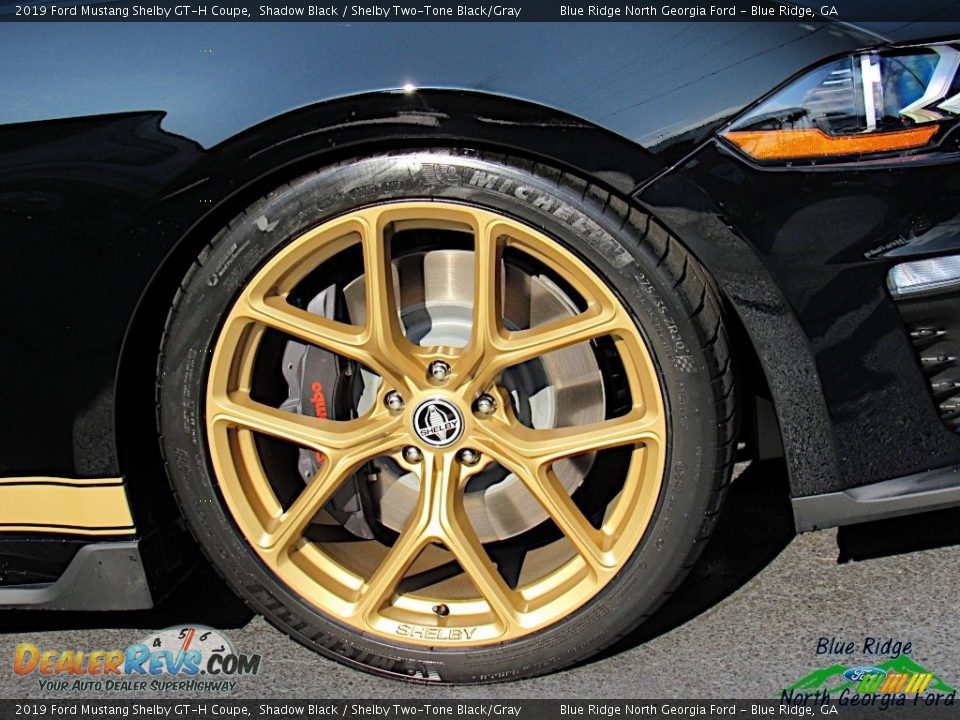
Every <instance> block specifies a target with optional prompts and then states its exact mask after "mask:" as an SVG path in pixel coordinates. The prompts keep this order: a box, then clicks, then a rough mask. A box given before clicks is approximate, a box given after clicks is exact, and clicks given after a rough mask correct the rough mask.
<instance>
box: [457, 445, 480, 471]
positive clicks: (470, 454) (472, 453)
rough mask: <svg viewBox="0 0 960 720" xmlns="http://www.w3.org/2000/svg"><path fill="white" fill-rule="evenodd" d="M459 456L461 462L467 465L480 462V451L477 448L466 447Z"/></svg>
mask: <svg viewBox="0 0 960 720" xmlns="http://www.w3.org/2000/svg"><path fill="white" fill-rule="evenodd" d="M458 457H459V459H460V462H461V463H462V464H464V465H466V466H467V467H470V466H471V465H476V464H477V463H478V462H480V453H478V452H477V451H476V450H471V449H470V448H464V449H463V450H461V451H460V453H459V455H458Z"/></svg>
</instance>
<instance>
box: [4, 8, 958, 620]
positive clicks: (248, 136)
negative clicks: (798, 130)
mask: <svg viewBox="0 0 960 720" xmlns="http://www.w3.org/2000/svg"><path fill="white" fill-rule="evenodd" d="M438 27H439V26H438V25H435V24H430V23H423V24H416V23H409V24H404V25H403V26H402V27H399V26H390V29H389V30H388V29H387V26H382V25H377V24H371V23H358V24H337V25H332V24H331V25H322V26H321V25H313V24H290V25H286V24H277V23H271V24H267V25H258V24H249V25H229V24H203V25H200V24H197V25H194V24H183V23H176V24H173V23H172V24H169V25H157V24H153V25H119V24H102V25H94V24H90V25H83V24H64V25H21V26H17V27H14V26H12V25H10V24H7V25H4V26H2V27H0V37H3V42H2V45H0V58H2V61H0V64H2V66H3V67H4V69H5V72H4V73H3V77H2V78H0V98H3V101H2V103H0V248H2V262H0V287H2V288H3V295H4V298H5V300H4V310H3V313H2V319H0V376H2V377H3V378H5V383H4V393H3V398H4V399H3V402H2V403H0V437H2V441H0V477H2V479H0V498H4V497H5V496H4V494H3V493H4V491H7V492H11V488H20V489H21V491H22V489H23V488H24V487H25V486H29V485H31V484H42V485H43V486H44V487H47V488H49V487H60V488H61V489H64V490H66V491H68V492H69V493H79V492H88V491H89V490H90V489H91V488H93V487H96V488H98V489H99V491H101V492H105V493H108V494H107V495H104V496H103V497H104V498H108V497H109V499H108V500H106V502H113V501H114V500H115V499H116V498H117V497H120V498H125V499H127V500H128V501H129V518H128V519H125V516H123V514H122V513H121V514H120V515H119V516H116V515H115V516H111V517H110V518H109V519H104V518H102V517H101V518H94V519H90V520H89V522H90V524H88V525H84V519H83V517H80V518H79V519H76V520H71V519H70V518H69V517H59V518H58V519H53V520H51V521H49V522H45V521H44V519H43V512H42V509H41V508H39V507H36V508H34V507H30V508H26V509H23V510H21V511H18V510H17V509H16V508H15V507H14V506H13V505H12V504H11V503H8V502H7V501H6V500H0V505H2V506H3V509H2V510H0V517H2V519H0V532H2V534H0V560H2V561H0V606H3V605H8V606H17V607H25V606H33V607H39V608H71V609H99V608H106V607H110V608H137V607H146V606H149V604H150V603H151V602H153V599H154V598H159V597H161V596H162V595H163V594H164V592H165V591H166V589H167V588H168V587H169V583H170V580H169V572H168V571H169V569H170V567H169V566H171V565H175V564H176V561H175V559H173V558H174V556H175V555H176V549H175V548H173V549H171V546H170V543H171V541H170V537H172V536H173V533H171V532H170V530H171V528H173V527H175V526H176V525H177V523H178V518H179V513H178V511H177V509H176V507H175V505H174V503H173V502H172V498H171V493H170V490H169V488H168V486H167V484H166V481H165V479H164V477H163V475H164V471H163V461H162V458H161V455H160V451H159V448H158V446H157V439H156V433H157V431H156V426H155V417H154V414H155V410H154V407H155V398H154V383H155V380H154V377H155V376H154V374H155V369H156V358H157V348H158V346H159V344H160V342H161V337H162V334H163V331H164V323H165V321H166V317H167V310H168V308H169V305H170V302H171V300H172V298H173V297H174V295H175V294H176V293H177V291H178V287H179V283H180V281H181V278H182V277H183V275H184V273H185V271H186V270H187V269H188V268H189V266H190V263H191V262H192V260H193V258H194V257H195V256H196V254H197V252H198V250H199V248H200V247H202V245H203V243H205V242H206V240H207V239H208V238H209V237H211V236H212V235H213V234H214V233H215V232H216V230H217V229H218V228H219V227H221V226H223V225H224V224H225V223H226V222H228V221H229V220H230V218H232V217H233V216H235V215H236V214H237V213H238V212H239V211H240V210H242V209H243V208H244V207H246V206H247V205H249V204H250V202H251V201H252V200H253V199H256V198H257V197H260V196H262V195H263V194H264V193H265V192H267V191H269V190H270V189H271V188H273V187H276V186H278V185H281V184H282V183H284V182H286V181H288V180H289V179H292V178H295V177H298V176H299V175H301V174H302V173H303V172H305V171H307V170H308V169H310V168H312V167H318V166H323V165H329V164H331V163H337V162H343V161H346V160H349V159H350V158H352V157H355V156H357V155H359V154H363V153H370V152H374V151H376V152H379V151H383V152H390V151H395V150H405V149H417V148H436V147H469V148H476V149H478V150H483V151H487V152H493V153H501V154H504V155H509V156H511V157H516V158H520V159H522V160H525V161H529V162H547V163H549V164H551V165H553V166H556V167H560V168H565V169H570V170H571V171H574V172H576V173H577V174H578V175H579V176H582V177H584V178H586V179H588V180H589V181H590V182H592V183H595V184H597V185H599V186H601V187H604V188H607V189H609V190H610V191H611V192H612V193H615V194H616V195H617V196H619V197H623V198H626V199H628V200H629V202H631V203H633V204H635V205H636V206H637V207H639V208H641V209H643V210H644V211H646V212H648V213H650V214H651V215H652V216H653V217H655V218H657V220H658V221H659V222H660V223H662V224H663V225H664V226H665V227H666V228H667V229H668V230H669V231H670V232H671V233H672V234H674V235H675V236H676V237H678V238H680V239H681V240H682V242H683V243H684V244H685V245H686V247H687V248H688V249H689V251H690V252H691V253H692V254H693V255H694V256H696V258H697V259H698V260H699V261H700V263H702V265H703V266H704V267H705V268H706V269H707V270H708V272H709V273H710V275H711V276H712V280H713V282H714V283H715V284H716V286H717V288H718V291H719V293H720V295H721V296H722V298H723V301H724V303H725V304H726V305H727V306H728V308H729V309H730V317H731V318H733V320H731V323H732V326H733V328H734V330H733V334H734V336H735V338H736V343H735V344H736V348H737V349H736V353H737V354H739V355H740V358H741V361H740V371H739V372H740V375H741V377H740V382H741V383H742V387H744V388H747V390H745V391H742V392H741V399H742V403H743V405H742V406H743V422H742V434H741V437H740V440H741V442H742V443H744V444H745V447H746V449H747V450H748V451H749V452H752V453H753V454H754V456H760V457H772V456H777V455H780V454H782V455H783V456H784V457H785V459H786V464H787V467H788V470H789V477H790V490H791V497H792V502H793V507H794V513H795V519H796V525H797V529H798V530H800V531H805V530H811V529H816V528H821V527H829V526H835V525H840V524H848V523H855V522H861V521H865V520H870V519H874V518H880V517H887V516H891V515H895V514H903V513H910V512H917V511H923V510H928V509H934V508H939V507H944V506H947V505H952V504H957V503H960V473H958V469H960V434H958V432H957V430H958V428H960V392H958V390H960V369H958V367H960V366H957V364H956V360H955V358H956V357H957V356H960V303H958V299H960V298H958V294H960V276H958V277H957V278H955V279H954V282H953V283H952V284H951V283H947V286H946V288H945V289H944V288H941V289H939V290H937V291H936V292H933V293H920V294H909V295H902V296H897V295H896V294H895V293H894V294H892V293H891V291H890V289H889V286H888V277H889V274H890V272H891V270H892V269H893V268H894V267H895V266H898V265H901V264H903V263H907V262H911V261H917V260H923V259H930V258H938V257H948V256H951V255H956V254H958V253H960V129H958V130H956V131H952V129H950V128H945V129H944V130H943V133H942V135H940V136H938V138H937V144H936V146H935V147H931V148H927V149H925V150H923V151H917V152H908V153H895V154H893V155H890V154H887V155H883V154H881V155H880V156H877V157H870V156H868V155H864V154H860V155H858V156H857V157H855V158H844V159H840V160H835V161H832V162H826V163H824V162H806V163H805V162H789V163H764V162H762V161H757V160H753V159H751V158H749V157H747V156H746V155H744V154H743V153H742V152H740V151H739V150H738V149H737V148H736V147H735V146H734V145H733V144H732V143H731V142H729V141H728V140H727V139H725V138H724V137H723V133H724V132H725V131H726V130H728V129H729V128H730V127H731V123H732V122H734V121H735V120H737V119H738V118H742V117H743V116H744V113H745V112H748V111H749V110H750V108H753V107H757V103H759V102H760V101H761V100H763V99H764V98H768V97H770V96H772V95H774V94H775V92H776V91H777V90H778V89H779V88H782V87H786V86H789V84H790V83H791V82H792V81H793V80H795V79H796V78H800V77H803V76H804V75H805V74H806V73H807V72H809V71H810V70H811V69H813V68H817V67H819V66H822V65H823V63H825V62H827V61H828V60H831V59H833V58H841V57H845V56H848V55H850V54H853V53H859V52H862V51H868V50H870V49H889V48H891V47H902V46H908V45H914V44H917V43H919V42H921V41H922V42H923V43H931V42H934V41H942V40H946V41H949V40H953V39H955V38H956V37H957V35H956V34H954V35H951V33H956V29H955V28H952V27H950V26H947V25H933V24H920V25H915V26H913V27H912V28H910V31H909V33H908V32H901V33H900V34H899V35H896V34H895V35H894V37H893V39H892V40H891V39H885V38H883V37H880V36H877V35H873V34H871V33H868V32H866V31H864V30H860V29H857V28H854V27H852V26H848V25H840V24H835V23H824V22H815V23H789V22H782V23H781V22H776V23H762V24H761V23H752V24H750V23H744V24H737V23H723V24H719V23H718V24H711V23H681V22H675V23H664V24H651V23H646V24H634V23H623V24H590V23H575V24H562V23H550V24H536V25H533V24H514V25H495V24H473V23H470V24H456V23H450V24H444V25H443V26H442V32H438ZM911 33H912V34H911ZM121 479H122V480H121ZM118 491H119V493H120V494H119V495H117V494H116V493H117V492H118ZM6 497H10V498H14V497H18V496H14V495H12V494H11V495H8V496H6ZM19 497H24V496H19ZM30 497H31V501H30V502H31V503H32V502H34V501H35V498H41V497H42V498H50V497H58V496H57V495H56V493H54V495H49V496H48V495H36V496H34V495H30ZM62 497H64V498H70V497H74V496H73V495H69V494H67V495H64V496H62ZM44 502H46V501H44ZM70 502H72V501H70ZM18 512H20V514H21V515H22V517H21V516H18ZM89 517H90V518H92V517H93V516H89ZM118 517H119V519H117V518H118ZM118 523H119V524H118ZM94 559H96V562H99V563H101V565H100V566H99V567H100V570H98V573H100V574H99V576H98V578H99V580H98V581H99V582H100V583H110V584H111V585H113V586H114V587H116V588H118V589H120V590H121V592H118V593H114V592H103V591H102V588H103V586H102V584H101V585H100V589H99V590H97V589H96V588H94V587H93V586H92V585H91V584H90V582H89V577H90V576H89V575H85V574H84V572H83V569H84V568H90V567H93V564H92V563H93V562H94ZM131 559H132V560H134V562H130V560H131Z"/></svg>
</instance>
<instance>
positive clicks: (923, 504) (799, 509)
mask: <svg viewBox="0 0 960 720" xmlns="http://www.w3.org/2000/svg"><path fill="white" fill-rule="evenodd" d="M791 502H792V503H793V518H794V522H795V523H796V526H797V532H808V531H810V530H820V529H821V528H829V527H837V526H838V525H853V524H855V523H861V522H868V521H870V520H883V519H884V518H890V517H896V516H898V515H910V514H912V513H919V512H926V511H928V510H940V509H941V508H945V507H950V506H952V505H960V465H954V466H953V467H947V468H942V469H940V470H930V471H928V472H923V473H917V474H916V475H907V476H906V477H901V478H894V479H893V480H883V481H882V482H878V483H872V484H870V485H863V486H861V487H856V488H851V489H849V490H843V491H841V492H832V493H824V494H823V495H810V496H807V497H799V498H793V499H792V500H791Z"/></svg>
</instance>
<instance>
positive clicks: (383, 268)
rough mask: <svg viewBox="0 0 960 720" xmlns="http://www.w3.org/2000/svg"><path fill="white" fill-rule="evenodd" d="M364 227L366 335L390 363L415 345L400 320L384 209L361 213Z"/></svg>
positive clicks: (378, 352) (402, 356) (396, 361)
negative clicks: (384, 224) (385, 230)
mask: <svg viewBox="0 0 960 720" xmlns="http://www.w3.org/2000/svg"><path fill="white" fill-rule="evenodd" d="M359 216H360V217H362V219H363V221H364V226H365V230H364V232H363V237H362V239H361V242H362V245H363V269H364V289H365V291H366V303H367V306H366V307H367V335H368V337H369V338H370V343H371V346H372V347H373V348H374V349H375V352H376V353H377V355H378V356H379V358H380V359H381V360H382V361H384V362H389V363H391V364H395V363H398V362H399V361H401V360H402V359H403V358H404V357H408V356H409V355H410V352H411V351H412V350H413V346H412V345H411V343H410V342H409V341H408V340H407V338H406V335H405V334H404V331H403V327H402V326H401V324H400V312H399V307H398V304H397V290H396V287H395V283H394V277H393V258H392V254H391V251H390V245H391V243H390V240H389V238H388V237H387V236H386V234H385V233H384V228H383V227H381V222H380V216H381V213H380V212H379V211H378V210H377V209H376V208H371V209H370V210H366V211H364V212H363V213H361V214H359Z"/></svg>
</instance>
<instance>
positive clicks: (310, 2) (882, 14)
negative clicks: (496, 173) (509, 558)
mask: <svg viewBox="0 0 960 720" xmlns="http://www.w3.org/2000/svg"><path fill="white" fill-rule="evenodd" d="M829 20H834V21H847V22H864V21H870V22H881V23H914V22H924V23H943V24H944V33H948V32H954V31H955V29H954V28H951V27H949V24H951V23H960V0H957V1H951V0H916V1H912V2H909V3H906V2H903V1H902V0H875V1H871V0H832V1H831V0H826V1H821V0H814V1H813V2H811V1H810V0H800V2H798V3H786V2H784V3H776V2H765V1H764V0H749V1H748V0H715V1H714V2H695V1H690V0H686V1H684V0H672V1H669V2H663V1H662V0H653V1H649V0H626V1H625V0H589V1H588V0H504V1H503V2H502V3H495V2H484V1H482V0H429V2H421V0H379V1H373V2H371V1H370V0H352V1H351V0H332V1H330V0H252V1H251V0H224V2H217V3H206V2H201V3H197V2H183V1H182V0H181V1H180V2H167V1H164V0H160V1H153V2H149V1H144V2H127V1H126V0H116V1H110V0H106V1H103V2H96V1H94V2H76V1H75V0H62V1H61V2H35V3H28V2H23V3H10V2H7V0H3V1H2V2H0V22H2V21H6V22H222V21H226V22H344V23H354V22H438V21H439V22H678V21H680V22H690V21H697V22H796V21H809V22H819V21H829Z"/></svg>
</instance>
